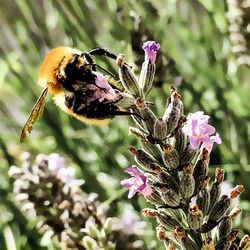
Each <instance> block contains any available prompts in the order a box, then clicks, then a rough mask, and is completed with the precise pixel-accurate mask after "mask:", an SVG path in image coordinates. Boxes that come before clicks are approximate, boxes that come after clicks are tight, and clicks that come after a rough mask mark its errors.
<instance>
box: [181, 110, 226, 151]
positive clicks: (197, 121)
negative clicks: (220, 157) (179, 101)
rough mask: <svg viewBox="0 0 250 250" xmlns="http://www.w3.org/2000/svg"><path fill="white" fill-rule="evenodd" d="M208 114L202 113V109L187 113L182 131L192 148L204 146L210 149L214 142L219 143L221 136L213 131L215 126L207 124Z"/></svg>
mask: <svg viewBox="0 0 250 250" xmlns="http://www.w3.org/2000/svg"><path fill="white" fill-rule="evenodd" d="M209 118H210V116H208V115H204V112H203V111H198V112H195V113H193V114H189V115H188V117H187V122H186V124H185V125H184V127H183V129H182V130H183V132H184V133H185V134H186V135H187V136H188V137H189V139H190V144H191V146H192V147H193V148H194V149H199V148H200V147H204V148H206V149H207V150H208V151H209V152H210V151H211V150H212V147H213V144H214V142H215V143H217V144H221V138H220V136H219V134H218V133H215V128H214V127H213V126H211V125H209V124H208V120H209Z"/></svg>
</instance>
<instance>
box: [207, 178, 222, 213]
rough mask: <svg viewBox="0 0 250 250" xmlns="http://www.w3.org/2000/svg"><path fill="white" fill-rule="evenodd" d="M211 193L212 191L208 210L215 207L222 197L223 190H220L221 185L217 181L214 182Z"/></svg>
mask: <svg viewBox="0 0 250 250" xmlns="http://www.w3.org/2000/svg"><path fill="white" fill-rule="evenodd" d="M209 193H210V205H209V210H208V212H209V211H211V209H212V208H213V207H214V205H215V204H216V202H217V201H218V199H219V197H220V193H221V191H220V186H219V184H218V183H217V182H213V184H212V186H211V188H210V191H209Z"/></svg>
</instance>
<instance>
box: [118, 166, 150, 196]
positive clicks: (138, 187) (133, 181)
mask: <svg viewBox="0 0 250 250" xmlns="http://www.w3.org/2000/svg"><path fill="white" fill-rule="evenodd" d="M124 172H126V173H128V174H130V175H131V176H132V177H131V178H130V179H125V180H123V181H121V185H122V186H124V187H127V188H129V193H128V198H129V199H130V198H132V197H133V196H134V195H135V194H136V193H141V194H143V195H145V196H147V195H150V194H151V193H152V189H151V187H150V186H149V184H148V180H147V176H145V175H144V173H143V172H142V171H140V170H139V169H138V168H137V167H136V166H135V165H133V166H132V167H129V168H126V169H125V170H124Z"/></svg>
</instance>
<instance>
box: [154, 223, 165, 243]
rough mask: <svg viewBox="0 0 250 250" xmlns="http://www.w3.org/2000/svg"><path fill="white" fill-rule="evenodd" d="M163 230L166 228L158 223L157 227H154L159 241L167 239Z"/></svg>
mask: <svg viewBox="0 0 250 250" xmlns="http://www.w3.org/2000/svg"><path fill="white" fill-rule="evenodd" d="M165 230H166V229H165V228H164V226H163V225H159V226H158V227H156V236H157V238H158V239H159V240H160V241H165V240H166V239H167V237H166V233H165Z"/></svg>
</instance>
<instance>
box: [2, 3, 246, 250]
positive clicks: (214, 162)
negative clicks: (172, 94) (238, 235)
mask: <svg viewBox="0 0 250 250" xmlns="http://www.w3.org/2000/svg"><path fill="white" fill-rule="evenodd" d="M249 20H250V4H249V1H248V2H247V1H241V0H238V1H237V0H227V1H217V0H211V1H207V0H190V1H187V0H154V1H134V0H127V1H123V0H120V1H119V0H86V1H83V0H78V1H77V0H72V1H67V0H46V1H45V0H44V1H43V0H36V1H33V0H16V1H14V0H13V1H8V0H0V24H1V30H0V37H1V38H0V129H1V130H0V131H1V132H0V249H1V250H2V249H8V250H10V249H11V250H12V249H14V248H12V247H13V246H12V247H11V246H10V245H8V242H10V241H9V240H10V239H11V238H14V239H15V247H16V249H46V247H44V248H43V247H41V246H40V238H41V237H40V236H39V234H38V233H37V232H36V230H35V227H34V223H33V224H32V222H31V221H30V220H29V219H28V218H26V217H25V216H23V215H22V214H21V212H20V211H19V208H18V207H17V205H16V204H15V202H13V196H12V194H11V192H12V184H11V183H12V182H11V180H10V179H9V177H8V174H7V172H8V169H9V167H10V166H11V165H13V164H16V165H18V164H20V155H21V153H22V152H23V151H29V152H31V153H32V155H34V156H35V155H36V154H38V153H46V154H49V153H52V152H57V153H59V154H61V155H63V156H65V157H66V158H67V159H68V163H69V164H70V165H75V166H77V169H78V176H79V178H84V179H85V180H86V184H85V185H84V186H83V189H84V191H86V192H97V193H98V194H99V199H100V200H101V201H105V200H106V199H107V198H110V197H111V199H113V200H114V201H113V203H112V207H111V211H110V213H111V215H116V216H118V215H119V213H120V212H121V209H120V207H122V204H124V203H125V202H128V203H131V204H132V205H133V207H134V209H135V211H137V212H139V211H140V210H141V209H142V208H143V207H144V206H146V204H145V202H144V201H143V198H141V197H135V198H133V199H132V200H129V201H128V200H127V194H126V193H124V195H123V196H121V197H120V196H118V197H117V192H118V191H120V190H121V186H120V184H119V183H120V180H121V179H123V178H125V174H124V173H123V171H122V168H125V167H127V166H129V165H131V164H133V163H134V161H133V159H132V157H131V156H130V154H129V152H128V150H127V147H128V145H136V144H137V141H136V140H135V139H134V138H133V137H128V136H127V135H128V127H129V126H130V125H133V123H132V121H131V120H130V119H129V118H126V117H125V118H124V117H118V118H114V119H113V120H112V121H111V122H109V123H108V124H107V125H104V126H100V127H99V126H90V125H86V124H83V123H80V122H79V121H77V120H76V119H74V118H71V117H69V116H67V115H66V114H64V113H63V112H60V111H59V109H58V108H56V107H55V105H54V104H53V103H52V101H51V98H47V101H46V107H45V111H44V114H43V117H42V118H41V119H40V120H39V122H37V123H36V124H35V126H34V130H33V131H32V133H31V135H29V136H28V139H27V140H26V142H25V143H23V144H20V143H19V136H20V132H21V129H22V126H23V124H24V123H25V121H26V119H27V117H28V114H29V112H30V111H31V108H32V106H33V104H34V103H35V101H36V99H37V97H38V96H39V94H40V92H41V88H40V87H39V86H38V85H36V80H37V73H38V70H39V66H40V64H41V62H42V61H43V58H44V56H45V54H46V52H48V51H49V50H50V49H51V48H54V47H57V46H62V45H63V46H71V47H76V48H78V49H80V50H83V51H88V50H90V49H91V48H95V47H98V46H100V47H105V48H108V49H110V50H112V51H113V52H114V53H116V54H119V53H124V54H125V55H126V57H127V61H128V62H129V64H130V65H132V66H133V67H134V70H135V72H136V73H138V72H139V70H140V65H141V63H142V61H143V57H144V55H143V51H142V49H141V45H142V43H143V42H144V41H146V40H152V39H154V40H156V41H157V42H159V43H160V44H161V50H160V53H159V56H158V58H157V73H156V79H155V86H154V88H153V90H152V91H151V93H150V95H149V97H148V100H149V101H153V102H154V103H155V111H156V113H157V114H158V116H161V115H162V114H163V112H164V107H165V102H166V99H167V97H168V95H169V86H170V84H174V85H175V86H177V87H178V91H179V92H180V94H181V95H182V99H183V102H184V104H185V113H186V114H188V112H195V111H198V110H204V111H205V112H206V113H207V114H209V115H210V116H211V123H212V124H213V125H214V126H215V127H216V128H217V130H218V132H219V133H220V135H221V138H222V140H223V144H221V145H220V146H215V147H214V150H213V152H212V154H211V173H213V172H214V169H215V167H216V166H221V167H223V168H224V169H225V170H226V173H227V175H226V180H227V181H228V182H230V183H232V184H233V185H234V184H243V185H244V186H245V188H246V190H245V192H244V193H243V195H242V196H241V207H242V209H243V214H242V216H241V218H240V219H238V221H236V224H237V226H238V227H240V228H241V229H242V232H244V233H249V230H250V212H249V211H250V202H249V200H250V191H249V187H250V182H249V179H250V165H249V164H250V163H249V162H250V136H249V134H250V112H249V110H250V102H249V98H250V84H249V81H250V74H249V65H250V52H249V49H250V44H249V43H250V42H249V41H250V39H249V38H250V35H249ZM97 60H98V63H99V64H101V65H103V66H104V65H105V68H107V69H109V70H110V71H112V72H114V73H116V72H117V68H116V65H115V62H114V61H111V60H108V59H101V58H97ZM154 227H155V225H154V224H153V223H152V221H150V220H148V227H147V228H146V229H145V230H144V232H141V234H143V235H142V236H141V237H142V238H143V239H144V240H145V241H146V242H147V244H148V245H150V244H151V246H152V247H151V248H152V249H160V248H157V245H156V244H157V243H156V242H155V241H154V239H155V235H154ZM242 234H243V233H242ZM6 242H7V243H6Z"/></svg>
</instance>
